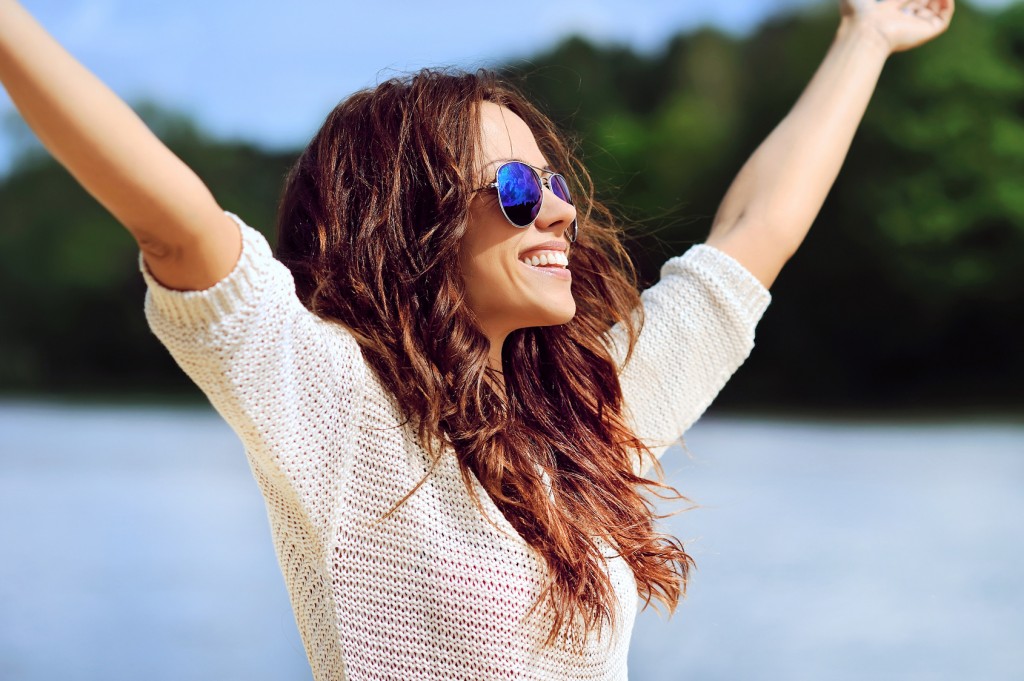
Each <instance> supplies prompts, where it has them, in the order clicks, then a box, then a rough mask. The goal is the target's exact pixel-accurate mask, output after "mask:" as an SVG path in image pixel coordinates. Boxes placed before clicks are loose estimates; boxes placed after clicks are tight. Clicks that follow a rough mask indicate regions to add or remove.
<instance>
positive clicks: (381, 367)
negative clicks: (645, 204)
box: [0, 0, 952, 681]
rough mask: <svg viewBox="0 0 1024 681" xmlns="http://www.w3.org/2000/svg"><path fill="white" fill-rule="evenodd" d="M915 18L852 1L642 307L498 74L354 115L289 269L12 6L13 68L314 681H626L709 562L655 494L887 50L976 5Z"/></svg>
mask: <svg viewBox="0 0 1024 681" xmlns="http://www.w3.org/2000/svg"><path fill="white" fill-rule="evenodd" d="M902 4H903V5H907V3H902ZM910 4H913V5H920V7H916V8H915V9H917V10H919V11H917V12H914V13H906V12H901V11H900V7H899V6H898V5H897V3H896V2H894V1H891V0H883V2H879V3H873V2H869V1H868V0H863V1H860V0H850V1H848V2H843V14H844V16H843V20H842V22H841V25H840V29H839V32H838V34H837V38H836V41H835V43H834V45H833V47H832V49H831V50H830V52H829V55H828V57H827V58H826V60H825V62H824V63H823V65H822V68H821V69H820V70H819V72H818V73H817V74H816V76H815V78H814V80H813V81H812V83H811V85H810V86H809V87H808V90H807V91H806V92H805V93H804V95H803V96H802V97H801V100H800V101H799V102H798V103H797V105H796V106H795V107H794V110H793V112H792V113H791V114H790V116H788V117H787V119H786V120H784V121H783V123H782V124H780V125H779V127H778V128H777V129H776V130H775V131H773V133H772V135H771V136H769V138H768V139H767V140H766V141H765V143H764V144H763V145H762V146H761V147H760V148H759V149H758V150H757V152H756V153H755V154H754V155H753V156H752V157H751V160H750V161H749V162H748V164H747V165H745V166H744V168H743V169H742V170H741V173H740V175H739V177H738V178H737V180H736V182H735V183H734V184H733V186H732V187H731V188H730V190H729V192H728V193H727V194H726V197H725V200H724V201H723V203H722V207H721V210H720V211H719V215H718V216H716V219H715V224H714V226H713V228H712V231H711V234H710V235H709V238H708V242H707V243H706V244H698V245H695V246H693V247H692V248H691V249H690V250H688V251H687V252H686V253H684V254H683V255H681V256H677V257H674V258H672V259H670V260H669V261H668V262H666V263H665V264H664V266H663V267H662V270H661V278H660V280H659V281H658V283H657V284H655V285H654V286H652V287H651V288H649V289H647V290H646V291H644V292H643V293H642V294H641V292H640V291H639V290H638V288H637V283H636V277H635V272H634V270H633V267H632V264H631V262H630V260H629V257H628V255H627V254H626V252H625V250H624V248H623V246H622V244H621V242H620V235H621V229H620V227H619V226H618V225H617V223H616V222H615V220H614V219H613V217H612V215H611V214H610V213H609V211H608V210H607V209H606V208H605V207H604V206H602V205H601V204H600V203H599V202H598V201H596V200H595V198H594V191H593V187H592V186H591V182H590V180H589V176H588V175H587V172H586V170H585V169H584V168H583V166H582V164H581V163H580V161H579V160H578V159H577V158H576V156H574V154H573V152H572V149H571V148H570V147H569V146H568V145H567V144H566V143H565V141H564V140H563V139H562V138H561V136H560V135H559V134H558V131H557V130H556V129H555V126H554V125H553V124H552V123H551V121H550V120H549V119H548V118H547V117H546V116H544V115H543V113H541V112H540V111H539V110H538V109H537V108H536V107H534V106H533V105H532V104H530V103H529V102H528V101H527V100H526V99H525V98H523V97H522V96H521V95H520V94H518V93H517V92H516V90H515V89H514V88H513V87H512V86H511V85H509V84H508V83H505V82H502V81H501V80H499V79H498V78H497V77H496V76H495V75H494V74H493V73H490V72H488V71H480V72H476V73H464V72H457V71H441V70H423V71H421V72H419V73H417V74H414V75H412V76H409V77H404V78H395V79H391V80H388V81H385V82H383V83H381V84H380V85H378V86H377V87H375V88H372V89H368V90H363V91H361V92H358V93H356V94H354V95H352V96H351V97H349V98H348V99H346V100H345V101H343V102H342V103H340V104H339V105H338V106H337V107H335V108H334V109H333V110H332V111H331V112H330V113H329V114H328V115H327V118H326V120H325V122H324V123H323V125H322V127H321V128H320V129H319V131H318V132H317V133H316V134H315V135H314V136H313V139H312V140H311V141H310V143H309V144H308V146H307V147H306V148H305V149H304V150H303V152H302V154H301V155H300V157H299V158H298V160H297V161H296V163H295V165H294V167H293V168H292V169H291V170H290V172H289V173H288V176H287V179H286V182H285V186H284V191H283V194H282V197H281V202H280V206H279V212H278V221H277V222H278V224H277V229H278V250H277V253H276V257H275V255H274V254H272V252H271V249H270V246H269V244H268V242H267V240H266V239H265V238H264V237H263V236H262V235H261V233H260V232H258V231H257V230H255V229H253V228H252V227H250V226H249V225H248V224H246V223H245V221H243V220H242V219H241V218H240V217H239V216H237V215H235V214H234V213H231V212H229V211H226V210H224V209H222V208H221V207H220V205H219V204H218V203H217V202H216V201H215V200H214V198H213V197H212V196H211V195H210V192H209V191H208V190H207V188H206V186H205V185H204V184H203V182H202V181H201V180H200V179H199V178H198V177H196V176H195V174H194V173H192V172H191V171H190V169H188V168H187V167H186V166H185V165H184V164H183V163H182V162H181V161H180V160H179V159H177V158H176V157H175V156H174V155H173V154H172V153H171V152H170V151H169V150H167V149H166V148H165V147H164V146H163V145H162V144H161V143H160V142H159V140H157V139H156V138H155V136H153V135H152V133H150V131H148V130H147V129H146V128H145V126H144V125H142V123H141V121H139V120H138V117H137V116H135V115H134V114H133V112H132V111H131V110H130V109H129V108H128V107H127V106H125V105H124V104H123V103H122V102H121V101H120V100H118V99H117V97H115V96H114V95H113V93H111V92H110V91H109V90H107V89H106V88H105V87H104V86H103V85H102V83H100V82H99V81H98V80H96V79H95V78H94V77H93V76H92V75H91V74H89V73H88V72H87V71H86V70H85V69H83V68H82V67H81V66H80V65H79V64H78V63H77V62H75V61H74V59H73V58H71V56H70V55H68V54H67V53H66V52H65V51H64V50H63V49H62V48H61V47H60V46H59V45H58V44H57V43H56V42H54V41H53V40H52V39H51V38H50V37H49V36H48V35H47V34H46V33H45V31H44V30H43V29H42V28H41V27H40V26H39V25H38V24H37V23H35V22H34V20H32V18H31V17H30V16H29V15H28V14H27V13H26V12H25V11H24V10H22V9H21V7H20V6H19V5H18V4H17V3H15V2H14V1H13V0H0V78H2V81H3V83H4V85H5V87H7V89H8V91H9V92H10V94H11V97H12V100H13V101H14V102H15V104H16V105H17V106H18V108H19V111H21V112H22V114H23V115H24V117H25V120H26V121H27V122H28V123H29V125H30V126H32V128H33V129H34V130H36V131H37V133H38V134H39V137H40V139H41V140H42V141H43V143H44V144H45V145H46V146H47V148H48V149H50V150H51V152H52V153H53V154H54V155H55V156H56V157H57V158H58V159H59V160H60V162H61V163H63V164H64V165H65V166H66V167H67V168H68V170H69V171H70V172H71V173H72V174H73V175H74V176H75V177H76V179H78V180H79V182H81V183H82V185H83V186H84V187H85V188H86V189H87V190H88V191H89V192H90V193H91V194H92V195H93V196H95V197H96V198H97V200H99V201H100V202H101V203H102V204H103V205H104V206H106V207H107V208H108V209H109V210H110V212H111V213H113V214H114V215H115V216H116V217H117V218H118V220H119V221H120V222H121V223H122V224H123V225H124V226H125V227H126V228H127V229H128V230H129V231H130V232H131V233H132V235H133V236H135V238H136V239H137V241H138V244H139V248H140V251H141V252H140V254H139V269H140V272H141V274H142V277H143V278H144V280H145V282H146V285H147V287H148V290H147V296H146V304H145V312H146V317H147V319H148V321H149V324H150V327H151V328H152V330H153V332H154V333H155V334H156V335H157V337H158V338H159V339H160V340H161V341H162V342H163V343H164V345H165V346H166V347H167V349H168V350H169V351H170V353H171V354H172V355H173V357H174V358H175V360H176V361H177V362H178V364H179V365H180V366H181V368H182V369H183V370H184V371H185V372H187V374H188V375H189V376H190V377H191V378H192V379H193V380H194V381H195V383H196V384H197V385H198V386H199V387H200V388H201V389H202V390H203V391H204V392H205V394H206V395H207V396H208V397H209V399H210V401H211V403H212V404H213V405H214V406H215V407H216V408H217V410H218V412H219V413H220V414H221V415H222V416H223V417H224V419H225V420H226V421H227V422H228V423H229V424H230V425H231V427H232V428H233V429H234V430H235V432H236V433H237V434H238V436H239V438H240V439H241V440H242V442H243V443H244V444H245V447H246V454H247V457H248V459H249V463H250V466H251V470H252V472H253V474H254V476H255V478H256V481H257V483H258V484H259V487H260V490H261V491H262V493H263V496H264V498H265V501H266V505H267V510H268V515H269V519H270V524H271V530H272V533H273V539H274V546H275V549H276V552H277V556H278V559H279V562H280V566H281V569H282V572H283V575H284V579H285V582H286V584H287V586H288V591H289V595H290V597H291V603H292V607H293V609H294V613H295V617H296V621H297V623H298V627H299V631H300V633H301V635H302V638H303V642H304V644H305V648H306V652H307V655H308V658H309V661H310V664H311V666H312V668H313V672H314V675H315V677H316V678H317V679H318V681H325V680H327V679H351V680H362V679H403V680H405V679H466V680H468V679H473V680H476V679H509V678H530V679H540V680H548V679H551V680H554V679H577V678H588V679H607V680H609V681H611V680H616V679H625V678H626V677H627V670H626V659H627V650H628V646H629V640H630V635H631V631H632V626H633V620H634V616H635V614H636V607H637V604H638V602H639V600H640V599H641V598H643V599H644V600H645V601H646V602H647V603H650V601H651V600H652V599H657V600H659V601H661V602H662V603H664V604H665V605H667V606H668V608H669V609H674V608H675V607H676V605H677V604H678V602H679V599H680V597H681V595H682V594H683V592H684V590H685V587H686V580H687V576H688V570H689V568H690V565H691V560H690V557H689V556H688V555H687V553H686V552H685V551H684V549H683V547H682V545H681V544H680V543H679V541H678V540H677V539H675V538H674V537H671V536H669V535H665V534H662V533H660V532H658V531H657V530H656V529H655V526H654V519H655V517H656V516H655V515H654V514H653V510H652V505H651V503H650V501H649V500H648V499H647V498H646V497H645V496H644V494H645V493H647V492H653V493H655V494H658V493H659V490H661V489H664V490H670V491H672V492H675V490H673V489H672V488H671V487H669V486H667V485H665V484H663V483H661V482H658V481H656V480H653V479H649V478H647V477H645V476H646V475H647V473H648V471H649V470H651V468H652V467H653V468H654V469H656V470H657V471H658V473H659V477H660V473H661V470H660V466H659V464H658V460H659V458H660V457H661V456H662V455H663V454H664V452H665V450H666V449H667V447H668V446H669V445H670V444H671V443H673V442H675V441H677V440H678V439H679V438H680V437H681V436H682V435H683V433H684V432H685V431H686V430H687V428H689V426H690V425H691V424H692V423H693V422H694V421H695V420H696V419H697V418H699V417H700V415H701V414H702V413H703V412H704V410H705V409H706V408H707V407H708V405H709V404H710V403H711V401H712V400H713V399H714V398H715V396H716V395H717V394H718V392H719V391H720V390H721V389H722V387H723V386H724V385H725V383H726V381H728V380H729V378H730V377H731V376H732V374H733V373H734V372H735V371H736V369H737V368H738V367H739V366H740V365H741V364H742V363H743V361H744V360H745V359H746V357H747V356H748V355H749V353H750V352H751V350H752V348H753V345H754V330H755V327H756V325H757V323H758V321H759V319H760V318H761V317H762V315H763V314H764V312H765V310H766V308H767V306H768V305H769V302H770V300H771V296H770V294H769V292H768V286H769V285H770V284H771V282H772V281H773V280H774V278H775V276H776V275H777V274H778V271H779V270H780V268H781V267H782V266H783V265H784V263H785V262H786V261H787V260H788V258H789V257H790V255H792V252H793V251H794V250H795V249H796V247H797V246H798V245H799V243H800V242H801V241H802V239H803V236H804V235H805V233H806V230H807V228H809V226H810V222H811V221H812V220H813V217H814V214H815V213H816V211H817V209H818V207H819V206H820V201H821V200H822V199H823V197H824V194H825V193H826V192H827V190H828V187H829V186H830V185H831V183H832V181H833V180H834V179H835V174H836V173H837V172H838V167H839V164H840V162H841V161H842V158H843V156H844V154H845V151H846V149H847V146H848V145H849V142H850V139H851V138H852V135H853V131H854V130H855V128H856V124H857V122H858V121H859V119H860V116H861V115H862V114H863V110H864V106H866V103H867V99H868V97H869V96H870V93H871V91H872V88H873V87H874V84H875V81H876V79H877V77H878V73H879V71H880V69H881V66H882V64H883V63H884V61H885V58H886V57H887V56H888V54H889V53H890V52H891V51H898V50H899V49H906V47H907V46H910V45H913V44H918V43H919V42H921V41H923V40H927V39H928V38H929V37H932V36H934V35H937V34H938V32H940V31H941V30H942V29H943V28H944V26H945V24H946V23H948V20H949V17H950V15H951V13H952V3H951V2H943V1H941V0H936V2H928V3H910ZM904 9H905V7H904ZM538 169H539V170H538ZM552 170H554V171H556V172H552ZM481 187H483V188H484V189H486V191H481ZM675 498H682V497H680V496H679V495H678V493H677V492H675Z"/></svg>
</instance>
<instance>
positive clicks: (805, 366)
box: [0, 3, 1024, 410]
mask: <svg viewBox="0 0 1024 681" xmlns="http://www.w3.org/2000/svg"><path fill="white" fill-rule="evenodd" d="M837 21H838V17H837V16H834V15H833V13H830V12H823V11H820V10H818V11H812V12H809V13H804V14H803V15H800V16H796V15H791V16H787V17H781V18H778V19H775V20H773V21H771V22H769V23H767V24H765V25H763V26H762V27H761V28H760V29H759V30H758V31H757V32H756V33H754V34H752V35H751V36H750V37H749V38H746V39H742V40H741V39H738V38H735V37H732V36H729V35H726V34H723V33H720V32H718V31H716V30H713V29H710V28H703V29H700V30H697V31H694V32H691V33H687V34H681V35H678V36H676V37H675V38H673V39H672V40H671V41H669V42H668V43H667V44H666V46H665V47H664V49H663V50H661V51H660V52H659V53H657V54H647V55H645V54H638V53H636V52H634V51H632V50H630V49H629V48H626V47H622V46H616V45H604V46H601V45H594V44H592V43H590V42H588V41H586V40H584V39H582V38H579V37H574V38H570V39H567V40H565V41H563V42H562V43H561V44H559V45H558V46H556V47H555V48H554V49H552V50H551V51H550V52H547V53H545V54H542V55H539V56H537V57H535V58H533V59H531V60H529V61H528V62H523V63H516V64H511V65H510V66H509V67H508V69H507V72H508V73H509V75H514V76H517V77H521V78H522V79H523V80H522V86H523V87H524V89H525V90H527V92H528V93H530V94H531V95H532V96H533V97H534V98H535V99H536V100H538V101H539V102H541V103H542V104H543V105H544V107H545V108H546V109H547V110H548V111H549V112H550V113H551V114H552V115H553V116H554V117H555V119H556V120H557V121H559V122H560V124H561V125H562V126H563V127H564V129H565V130H566V134H568V135H571V136H573V137H574V138H575V139H576V140H578V143H579V145H580V148H581V150H582V153H583V155H584V158H585V160H586V161H587V164H588V167H589V168H590V170H591V172H592V174H593V175H594V178H595V182H596V184H597V186H598V188H599V193H600V194H601V196H602V198H604V199H605V200H606V201H608V202H609V203H611V204H612V205H613V206H615V207H616V210H617V211H618V212H619V213H620V214H621V215H622V216H623V218H624V224H626V225H627V237H628V240H629V243H630V246H631V249H632V252H633V253H634V254H635V257H636V261H637V263H638V265H639V267H640V270H641V273H642V276H643V279H644V282H645V283H647V284H649V283H652V282H653V281H655V280H656V277H657V273H658V268H659V266H660V265H661V263H662V262H663V261H664V260H665V259H666V258H667V257H670V256H672V255H676V254H679V253H682V252H683V251H684V250H685V249H686V248H687V247H688V245H689V244H693V243H697V242H700V241H702V240H703V239H704V237H705V236H706V234H707V231H708V229H709V228H710V226H711V220H712V218H713V216H714V214H715V212H716V210H717V207H718V202H719V201H720V199H721V197H722V196H723V195H724V193H725V190H726V189H727V188H728V186H729V183H730V182H731V180H732V178H733V177H734V176H735V174H736V172H737V171H738V170H739V168H740V167H741V166H742V164H743V162H744V161H745V160H746V158H747V157H748V156H749V155H750V153H752V152H753V150H754V149H755V148H756V147H757V145H758V144H759V143H760V142H761V140H763V139H764V137H765V136H766V135H767V134H768V133H769V132H770V131H771V130H772V128H774V126H775V125H776V124H777V123H778V122H779V121H780V120H781V119H782V118H783V117H784V116H785V115H786V113H787V112H788V110H789V108H790V107H791V106H792V104H793V102H794V101H795V100H796V98H797V97H798V96H799V94H800V92H801V90H802V89H803V87H804V85H805V84H806V83H807V81H808V80H809V79H810V76H811V74H812V73H813V72H814V69H815V68H816V67H817V64H818V62H819V61H820V59H821V57H822V56H823V55H824V53H825V51H826V50H827V48H828V45H829V42H830V40H831V38H832V35H833V33H834V30H835V26H836V22H837ZM137 110H138V111H139V112H140V114H141V115H143V118H144V119H145V120H146V121H147V123H148V124H150V126H151V127H152V128H153V129H154V130H155V131H156V132H157V134H158V135H159V136H160V137H161V139H163V140H164V141H165V142H166V143H167V144H168V145H169V146H170V147H171V148H172V149H173V150H174V151H175V153H177V154H178V155H179V156H181V158H182V159H183V160H185V162H186V163H188V164H189V165H190V166H191V167H192V168H194V169H195V170H196V171H197V172H198V173H199V175H200V176H201V177H202V178H203V179H204V181H206V183H207V184H208V185H209V186H210V188H211V190H212V191H213V193H214V195H215V196H216V197H217V198H218V200H219V201H220V203H221V205H222V206H224V207H225V208H227V209H229V210H232V211H234V212H237V213H239V214H241V215H244V216H245V218H246V219H247V221H249V222H250V223H251V224H254V225H259V226H262V227H264V228H265V229H267V230H269V229H270V228H271V226H272V224H273V215H274V209H275V205H276V200H277V196H278V194H279V191H280V187H281V185H282V181H283V176H284V172H285V171H286V169H287V167H288V164H289V162H290V161H291V160H292V159H293V158H294V157H295V155H296V153H297V152H293V153H277V154H275V153H269V152H266V151H262V150H260V149H259V148H257V147H255V146H252V145H248V144H243V143H237V142H231V143H227V142H222V141H217V140H213V139H210V138H208V137H206V136H205V135H204V134H203V133H202V132H201V131H200V130H198V129H196V128H195V127H194V126H193V125H192V124H191V123H190V122H189V121H188V119H187V118H185V117H183V116H180V115H176V114H173V113H170V112H168V111H165V110H162V109H161V108H159V107H157V106H155V105H151V104H148V103H141V104H139V105H138V106H137ZM0 224H2V225H3V228H2V229H0V324H2V327H0V328H2V333H0V357H3V361H2V362H0V390H2V391H6V392H26V391H44V392H54V391H61V392H67V391H96V390H97V389H99V390H103V391H109V392H122V393H123V392H126V391H127V392H130V393H132V394H139V393H160V394H162V395H168V394H181V393H185V394H191V395H194V394H195V390H194V388H192V387H191V386H190V385H189V384H188V382H187V379H185V378H184V376H183V375H182V374H181V372H180V371H179V370H177V368H176V367H175V366H174V365H173V362H172V361H171V360H170V359H169V357H168V356H167V353H166V351H164V350H163V348H162V347H161V346H160V345H159V343H158V342H157V341H156V339H155V338H154V337H153V336H152V335H151V334H150V333H149V330H148V328H147V327H146V323H145V319H144V317H143V315H142V300H143V295H144V287H143V284H142V280H141V277H140V276H139V274H138V271H137V257H138V251H137V249H136V247H135V244H134V242H133V241H132V240H131V238H130V237H129V236H128V234H127V233H126V232H125V231H124V230H123V229H121V228H120V227H119V226H118V225H117V224H116V222H115V221H114V220H113V219H112V218H111V216H110V215H109V214H107V213H106V212H105V211H104V210H103V208H102V207H100V206H99V204H97V203H96V202H95V201H94V200H93V199H92V198H91V197H89V196H88V195H87V194H86V193H85V192H84V191H82V190H81V189H80V188H79V187H78V185H77V184H76V183H75V182H74V180H73V178H71V176H70V175H69V174H68V173H67V172H65V171H64V170H63V169H61V168H60V167H59V166H58V165H57V164H56V163H55V162H53V161H52V160H51V159H50V158H49V157H48V156H45V155H40V154H38V153H31V152H24V153H23V154H22V156H21V158H20V160H19V161H18V164H17V165H16V167H15V170H14V171H13V172H12V173H11V174H10V175H9V176H8V177H7V178H6V179H5V180H4V181H3V182H2V184H0ZM268 234H269V231H268ZM772 295H773V302H772V305H771V306H770V308H769V310H768V312H767V314H766V315H765V318H764V319H763V320H762V322H761V324H760V325H759V327H758V331H757V334H758V340H757V347H756V348H755V350H754V352H753V354H752V355H751V357H750V359H749V360H748V361H747V363H746V364H745V365H744V367H743V369H742V370H741V371H739V372H738V373H737V375H736V377H735V378H734V379H733V380H732V381H731V382H730V384H729V386H728V387H727V388H726V390H725V391H723V393H722V396H721V398H720V400H719V404H725V405H731V406H733V407H734V408H735V407H750V408H758V409H762V410H763V409H783V408H805V409H810V408H819V407H828V408H835V407H843V408H852V409H858V408H860V409H876V408H883V409H888V408H894V407H898V408H900V409H902V410H906V409H914V408H919V407H920V408H924V407H937V406H942V407H947V408H950V407H955V408H972V407H985V408H992V407H1000V408H1007V407H1010V406H1018V407H1019V406H1020V405H1021V404H1022V403H1024V391H1021V390H1020V388H1019V386H1020V385H1021V383H1022V382H1024V353H1021V352H1020V349H1019V348H1020V346H1021V341H1020V338H1021V337H1022V336H1024V6H1021V5H1019V4H1018V5H1011V6H1009V7H1007V8H1006V9H1004V10H1003V11H1002V12H1000V13H999V14H989V13H982V12H979V11H977V10H974V9H973V8H972V7H971V6H970V5H966V4H963V3H958V8H957V16H956V18H955V20H954V22H953V24H952V26H951V28H950V30H949V31H948V32H947V33H946V34H945V35H943V36H941V37H940V38H939V39H938V40H936V41H935V42H934V43H930V44H928V45H925V46H923V47H920V48H918V49H915V50H912V51H909V52H904V53H898V54H896V55H894V56H893V57H892V58H891V59H890V61H889V63H888V64H887V66H886V69H885V71H884V72H883V74H882V78H881V81H880V83H879V87H878V90H877V92H876V93H875V96H874V98H873V100H872V103H871V105H870V106H869V109H868V111H867V114H866V117H865V120H864V122H863V125H862V126H861V128H860V129H859V131H858V133H857V136H856V138H855V139H854V142H853V146H852V149H851V151H850V155H849V157H848V158H847V161H846V164H845V165H844V168H843V170H842V172H841V173H840V176H839V179H838V181H837V183H836V185H835V187H834V188H833V190H832V192H831V194H830V195H829V197H828V199H827V200H826V202H825V205H824V206H823V208H822V211H821V213H820V215H819V217H818V219H817V221H816V224H815V226H814V227H813V228H812V230H811V234H810V236H809V237H808V239H807V240H806V242H805V243H804V245H803V246H802V247H801V249H800V251H799V252H798V253H797V255H796V257H794V258H793V260H792V261H791V262H790V263H789V264H788V265H787V266H786V268H785V270H784V271H783V273H782V275H781V276H780V277H779V279H778V281H777V282H776V284H775V285H774V286H773V288H772Z"/></svg>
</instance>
